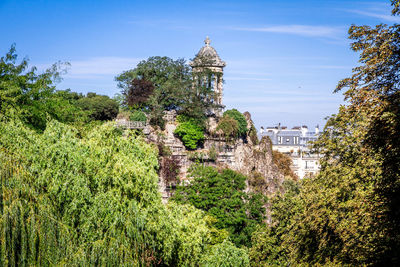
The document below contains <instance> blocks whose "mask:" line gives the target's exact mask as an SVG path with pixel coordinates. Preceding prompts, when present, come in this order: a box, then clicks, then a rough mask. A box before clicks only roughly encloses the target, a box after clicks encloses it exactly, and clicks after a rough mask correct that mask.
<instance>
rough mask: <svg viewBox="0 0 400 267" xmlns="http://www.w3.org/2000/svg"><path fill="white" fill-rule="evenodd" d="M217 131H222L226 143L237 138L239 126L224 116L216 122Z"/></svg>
mask: <svg viewBox="0 0 400 267" xmlns="http://www.w3.org/2000/svg"><path fill="white" fill-rule="evenodd" d="M217 131H222V132H223V134H224V136H225V139H226V141H227V142H229V141H231V140H232V139H234V138H236V137H237V136H238V132H239V124H238V122H237V121H236V120H235V119H233V118H231V117H230V116H224V117H222V118H221V120H220V121H219V122H218V126H217Z"/></svg>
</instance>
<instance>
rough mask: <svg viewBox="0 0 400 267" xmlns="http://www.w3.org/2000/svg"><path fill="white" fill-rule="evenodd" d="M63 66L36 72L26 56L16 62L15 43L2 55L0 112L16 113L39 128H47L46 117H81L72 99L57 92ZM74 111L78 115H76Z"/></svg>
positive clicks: (62, 119)
mask: <svg viewBox="0 0 400 267" xmlns="http://www.w3.org/2000/svg"><path fill="white" fill-rule="evenodd" d="M63 65H65V64H62V63H56V64H54V65H53V66H52V67H51V68H49V69H47V70H46V71H45V72H44V73H42V74H37V73H36V68H35V67H32V68H31V69H28V60H27V59H26V58H24V59H23V60H22V61H21V63H19V64H17V54H16V50H15V46H14V45H13V46H12V47H11V49H10V51H9V52H8V53H7V54H6V55H5V56H3V57H1V58H0V113H2V114H7V113H8V112H10V111H13V112H17V113H18V114H19V117H20V118H21V119H22V120H23V121H24V122H25V123H26V124H27V125H29V126H30V127H32V128H34V129H37V130H40V131H43V130H44V129H45V127H46V121H47V116H50V117H53V118H56V119H57V120H60V121H63V122H72V121H74V120H78V119H80V118H81V116H78V113H80V112H79V111H80V110H79V109H77V108H76V107H75V106H73V105H72V104H71V103H70V99H65V98H63V95H62V94H61V93H59V94H57V93H55V85H54V84H55V82H57V81H59V80H60V75H61V74H62V73H63V72H64V71H62V70H61V71H60V69H61V68H62V67H63ZM66 65H68V64H66ZM74 113H76V115H77V116H73V115H72V114H74ZM80 115H82V114H80Z"/></svg>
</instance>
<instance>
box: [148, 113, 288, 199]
mask: <svg viewBox="0 0 400 267" xmlns="http://www.w3.org/2000/svg"><path fill="white" fill-rule="evenodd" d="M244 115H245V117H246V120H247V122H248V129H251V126H252V124H253V123H252V121H251V116H250V114H249V113H248V112H246V113H245V114H244ZM165 119H166V122H167V123H166V126H165V130H164V131H154V130H153V131H151V133H150V134H149V135H148V138H149V139H150V140H151V141H153V142H157V143H158V144H159V147H160V145H161V146H165V147H168V149H169V153H167V155H165V157H169V158H174V159H175V160H177V161H178V162H179V166H180V169H179V179H180V180H187V179H190V178H189V177H188V176H187V171H188V169H189V167H190V165H191V164H193V163H194V162H202V164H204V165H208V166H214V167H220V168H224V167H227V168H230V169H233V170H235V171H238V172H240V173H243V174H244V175H246V176H248V177H249V181H248V189H247V190H250V191H251V190H255V191H260V190H261V191H263V193H265V194H267V195H272V194H275V193H276V192H277V191H281V188H282V182H283V179H284V177H283V175H282V174H281V173H280V171H279V169H278V167H277V166H276V165H275V164H274V163H273V158H272V148H271V143H270V140H269V139H268V138H263V139H262V140H261V141H260V142H259V143H258V144H254V142H253V141H252V140H251V138H250V137H249V136H247V138H246V139H238V140H236V141H234V142H227V141H226V140H225V138H224V137H223V136H218V135H217V136H216V135H215V134H211V133H213V132H214V133H215V129H216V125H217V122H218V121H217V119H216V118H210V119H209V120H208V126H207V128H208V129H209V131H208V132H209V133H208V134H206V137H205V141H204V145H203V147H202V148H201V149H197V150H195V151H188V150H186V148H185V146H184V145H183V143H182V142H181V141H180V140H179V139H178V138H177V137H176V136H175V135H174V131H175V129H176V127H177V122H176V121H175V114H167V115H166V118H165ZM213 129H214V130H213ZM160 176H161V181H160V189H161V191H162V193H163V197H164V198H165V199H166V198H168V197H169V196H170V190H171V187H173V186H174V184H173V183H172V184H171V183H170V182H167V181H166V179H164V178H165V177H162V175H160ZM252 179H253V180H254V179H256V180H257V181H255V182H254V183H252V181H253V180H252Z"/></svg>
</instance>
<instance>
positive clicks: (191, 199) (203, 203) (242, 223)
mask: <svg viewBox="0 0 400 267" xmlns="http://www.w3.org/2000/svg"><path fill="white" fill-rule="evenodd" d="M190 177H191V179H192V180H191V182H190V184H188V185H186V184H181V185H180V186H178V187H177V189H176V192H175V195H174V197H173V200H174V201H176V202H178V203H190V204H192V205H193V206H195V207H196V208H199V209H201V210H204V211H206V212H207V213H208V214H210V215H212V216H214V217H215V218H217V219H218V221H217V223H216V224H215V226H216V227H217V228H219V229H226V230H228V232H229V233H230V234H231V238H232V240H233V242H234V243H235V244H236V245H238V246H241V245H246V246H250V243H251V242H250V237H251V233H252V232H253V231H254V230H255V227H256V226H257V225H259V224H261V223H262V221H263V219H264V212H265V208H264V207H263V205H264V204H265V201H266V199H265V198H264V197H263V196H262V195H261V194H251V193H245V192H244V189H245V188H246V183H245V181H246V176H244V175H242V174H240V173H237V172H235V171H233V170H230V169H223V170H220V171H219V170H217V169H215V168H213V167H203V166H201V165H198V166H194V167H193V168H192V169H191V171H190Z"/></svg>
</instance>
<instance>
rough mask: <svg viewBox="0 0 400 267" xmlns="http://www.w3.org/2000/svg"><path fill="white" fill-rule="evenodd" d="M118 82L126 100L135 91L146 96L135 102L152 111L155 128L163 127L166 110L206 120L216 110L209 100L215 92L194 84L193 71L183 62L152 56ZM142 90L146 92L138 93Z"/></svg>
mask: <svg viewBox="0 0 400 267" xmlns="http://www.w3.org/2000/svg"><path fill="white" fill-rule="evenodd" d="M115 80H116V81H117V82H118V87H119V88H121V90H122V94H123V95H125V97H128V96H131V95H132V93H133V92H137V93H138V94H139V95H140V96H143V99H142V98H141V100H140V101H139V98H137V97H134V99H135V100H134V101H139V102H140V103H144V104H145V107H146V109H149V110H150V114H151V118H150V122H151V123H152V124H154V125H159V126H163V123H164V122H163V119H162V117H163V115H164V113H163V111H165V110H177V111H178V112H179V113H180V114H183V115H185V116H189V117H192V118H195V119H196V120H201V121H205V119H206V116H207V115H208V114H209V112H210V110H212V108H213V107H214V104H213V102H212V101H210V100H211V99H212V98H213V91H212V90H211V88H210V87H208V86H206V85H203V84H197V83H194V80H193V76H192V72H191V68H190V66H189V65H188V64H186V62H185V60H184V59H178V60H173V59H171V58H168V57H150V58H148V59H147V60H143V61H141V62H139V64H138V65H137V66H136V68H134V69H131V70H128V71H125V72H123V73H122V74H120V75H119V76H117V77H116V78H115ZM134 81H146V83H151V84H152V85H153V86H154V90H153V91H152V92H151V90H148V89H149V86H144V85H143V84H136V85H135V82H134ZM142 83H143V82H142ZM133 85H134V86H133ZM139 85H140V86H139ZM140 88H141V89H146V90H144V91H143V90H138V89H140ZM144 92H145V93H144ZM133 95H134V94H133ZM133 95H132V96H133ZM128 98H129V99H131V98H130V97H128ZM128 98H126V100H125V102H126V101H127V99H128ZM132 99H133V98H132ZM139 102H138V103H139ZM132 103H136V102H132Z"/></svg>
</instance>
